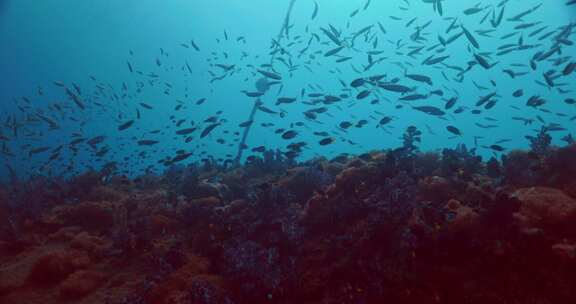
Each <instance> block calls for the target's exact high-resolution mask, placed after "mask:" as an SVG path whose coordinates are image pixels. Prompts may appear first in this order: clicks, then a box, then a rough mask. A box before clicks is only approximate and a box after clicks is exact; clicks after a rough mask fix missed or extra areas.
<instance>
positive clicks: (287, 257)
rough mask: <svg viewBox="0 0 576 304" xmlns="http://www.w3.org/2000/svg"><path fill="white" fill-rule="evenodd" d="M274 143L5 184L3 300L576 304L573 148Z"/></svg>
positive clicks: (409, 138) (0, 198)
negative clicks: (119, 171)
mask: <svg viewBox="0 0 576 304" xmlns="http://www.w3.org/2000/svg"><path fill="white" fill-rule="evenodd" d="M417 135H418V134H412V135H410V134H407V135H406V136H405V138H404V139H405V142H404V146H403V147H401V148H399V149H396V150H387V151H375V152H372V153H367V154H364V155H359V156H342V157H338V158H335V159H332V160H326V159H315V160H311V161H308V162H305V163H298V162H296V161H295V160H293V159H287V158H285V157H284V156H283V155H282V154H281V153H276V152H272V151H267V152H265V153H263V156H262V157H252V158H250V160H249V161H248V162H247V163H246V164H245V165H243V166H242V167H238V168H224V167H222V166H220V165H218V164H217V163H215V162H213V161H211V160H204V161H203V162H202V163H199V164H196V165H189V166H178V165H174V166H173V167H171V168H170V169H169V170H168V171H167V172H166V173H165V174H164V175H162V176H156V175H147V176H141V177H139V178H135V179H129V178H127V177H123V176H117V175H114V174H113V172H114V171H113V170H111V169H110V168H107V169H106V170H102V171H101V172H88V173H86V174H84V175H81V176H77V177H74V178H71V179H68V180H59V179H54V178H41V177H34V178H31V179H30V180H28V181H26V182H18V181H16V180H13V181H12V182H11V183H9V184H6V185H4V186H3V187H2V189H1V193H0V225H1V226H0V228H2V229H1V234H0V237H1V240H2V241H1V242H0V303H19V304H20V303H22V304H28V303H30V304H36V303H42V304H49V303H118V304H119V303H154V304H156V303H158V304H160V303H201V304H208V303H459V304H462V303H479V304H480V303H482V304H487V303H490V304H498V303H519V304H520V303H521V304H532V303H533V304H536V303H538V304H547V303H576V178H575V177H576V145H572V146H568V147H564V148H555V147H551V146H550V145H549V140H547V138H546V137H543V138H540V139H543V140H541V141H540V142H539V141H537V139H536V138H533V141H532V148H531V150H529V151H511V152H509V153H504V154H502V155H498V158H499V159H501V160H496V158H493V159H491V160H489V161H482V160H481V159H480V157H478V156H476V154H475V153H474V151H473V150H469V149H466V147H464V146H459V147H458V148H456V149H445V150H444V151H442V152H440V153H421V152H418V150H417V148H416V143H417V142H418V136H417Z"/></svg>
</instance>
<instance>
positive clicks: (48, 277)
mask: <svg viewBox="0 0 576 304" xmlns="http://www.w3.org/2000/svg"><path fill="white" fill-rule="evenodd" d="M89 264H90V258H89V257H88V255H87V254H86V253H84V252H81V251H78V250H68V251H59V252H52V253H49V254H47V255H44V256H42V257H40V258H39V259H38V260H37V261H36V263H35V264H34V266H32V270H31V271H30V274H29V276H28V280H29V281H31V282H33V283H37V284H42V285H44V284H55V283H58V282H60V281H62V280H64V279H65V278H66V277H67V276H68V275H69V274H71V273H72V272H74V271H75V270H78V269H81V268H84V267H86V266H87V265H89Z"/></svg>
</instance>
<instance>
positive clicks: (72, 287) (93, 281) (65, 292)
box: [60, 270, 106, 300]
mask: <svg viewBox="0 0 576 304" xmlns="http://www.w3.org/2000/svg"><path fill="white" fill-rule="evenodd" d="M105 278H106V276H105V275H104V274H103V273H101V272H99V271H90V270H79V271H77V272H75V273H73V274H71V275H69V276H68V278H67V279H66V280H64V281H63V282H62V284H60V298H62V299H65V300H74V299H79V298H82V297H84V296H86V295H88V294H90V293H92V292H93V291H94V290H96V289H97V288H98V287H99V286H100V285H101V284H102V282H104V279H105Z"/></svg>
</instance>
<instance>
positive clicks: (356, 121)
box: [0, 0, 576, 177]
mask: <svg viewBox="0 0 576 304" xmlns="http://www.w3.org/2000/svg"><path fill="white" fill-rule="evenodd" d="M289 5H290V1H265V0H254V1H250V2H249V3H247V2H245V1H242V2H241V1H231V0H228V1H226V0H215V1H209V2H198V1H183V0H182V1H178V0H174V1H165V2H163V3H162V4H159V3H158V2H157V1H147V0H146V1H66V0H62V1H50V2H46V1H44V2H41V3H38V2H37V1H28V0H22V1H3V2H2V10H1V14H2V15H1V19H0V37H1V38H2V41H3V47H2V48H1V49H0V67H1V68H2V71H3V72H4V77H3V81H2V89H1V91H0V94H2V95H1V96H0V97H1V98H2V101H3V102H2V121H3V125H2V128H1V133H2V136H3V140H2V144H3V153H2V156H3V159H4V162H5V163H6V164H7V165H8V166H9V167H11V169H7V168H3V170H4V172H5V173H4V174H3V176H5V177H6V176H7V174H8V172H7V171H6V170H13V171H14V172H16V173H17V174H18V175H21V176H30V175H34V174H40V175H50V176H59V175H69V174H72V173H76V174H78V173H80V172H83V171H86V170H88V169H99V168H101V167H102V166H104V165H106V164H110V163H111V162H114V163H115V164H117V168H118V170H120V171H121V172H123V173H126V174H128V175H130V176H135V175H138V174H142V173H143V172H145V171H146V170H148V171H153V172H157V173H159V172H162V171H163V170H164V167H165V166H167V165H169V164H171V163H172V162H170V159H174V158H175V157H176V156H178V155H182V154H183V153H185V154H186V155H188V154H190V156H189V157H187V158H186V159H185V160H182V163H183V164H185V163H188V162H195V161H200V160H201V159H204V158H214V159H216V160H218V161H219V162H221V163H224V162H228V163H234V161H235V159H236V157H237V151H238V149H239V148H238V146H239V144H240V142H241V139H242V136H243V133H244V131H245V129H246V128H250V130H249V132H248V134H247V139H246V142H245V145H244V146H242V147H241V148H243V149H244V150H245V151H244V152H243V158H242V161H244V160H245V159H246V157H250V156H251V155H256V156H259V154H261V152H258V151H262V148H261V147H262V146H263V147H265V148H266V149H274V150H275V149H279V150H281V151H282V152H283V153H288V155H289V156H290V157H294V158H296V159H298V160H305V159H310V158H313V157H319V156H322V157H328V158H331V157H335V156H337V155H340V154H342V153H349V154H361V153H364V152H367V151H370V150H373V149H386V148H393V147H397V146H399V145H400V144H401V142H402V139H401V137H402V134H403V133H404V130H406V128H407V127H409V126H415V127H416V128H418V130H419V131H420V132H422V143H421V149H422V150H424V151H433V150H439V149H442V148H445V147H455V146H456V145H458V144H465V145H466V146H467V147H469V148H474V149H476V151H477V153H478V154H479V155H482V156H485V157H491V156H496V157H498V156H499V154H500V153H502V152H503V151H509V150H512V149H518V148H527V147H528V145H529V143H530V142H529V140H527V139H526V138H525V137H524V136H525V135H532V134H533V133H535V132H537V131H538V130H539V129H540V128H541V127H548V128H549V129H550V131H551V134H552V135H553V143H554V144H556V145H561V144H562V143H563V142H562V138H571V137H567V136H570V134H573V133H574V131H575V128H576V127H575V124H574V120H575V117H576V103H575V102H574V99H573V98H571V96H572V97H573V95H572V94H573V93H572V92H573V90H574V89H575V88H574V82H573V81H572V80H573V77H574V76H573V75H574V74H573V73H571V72H572V70H573V69H574V64H575V63H574V58H573V57H572V54H573V52H574V46H573V43H572V41H571V38H572V35H573V33H572V32H573V24H572V23H571V22H572V21H573V19H574V16H575V7H576V6H575V5H573V4H571V3H570V2H566V1H546V2H541V1H517V0H509V1H479V2H477V3H471V2H468V1H440V2H435V1H432V0H431V1H416V0H412V1H368V2H366V1H296V2H295V3H294V6H293V8H292V10H291V11H290V12H291V13H290V14H289V17H288V20H287V24H286V25H287V26H286V27H285V26H284V20H285V18H286V14H287V10H288V9H289ZM264 73H271V74H272V75H270V74H268V75H266V74H264ZM259 80H261V81H265V82H267V83H268V85H266V84H265V85H264V87H265V88H266V90H265V91H262V93H263V94H262V96H258V95H259V94H251V95H250V94H248V93H258V92H259V90H262V88H257V87H256V83H257V82H258V81H259ZM355 80H356V81H357V82H358V83H353V81H355ZM360 82H361V83H360ZM67 92H68V93H67ZM251 96H252V97H251ZM75 99H76V100H77V101H78V102H79V103H81V104H78V103H75V102H74V100H75ZM255 103H258V104H260V105H261V106H259V107H257V109H256V113H255V116H254V118H253V119H252V120H250V118H249V117H250V113H251V111H252V108H253V106H254V104H255ZM262 110H264V111H262ZM128 122H133V124H131V125H130V126H129V127H127V128H126V129H125V130H122V131H119V130H118V128H119V126H122V125H123V124H125V123H128ZM208 127H213V128H214V129H213V130H211V132H209V134H206V135H205V136H201V135H202V132H203V131H204V130H206V128H208ZM183 129H190V130H189V131H190V133H187V132H186V131H183V132H182V133H186V134H184V135H179V134H178V133H177V131H179V130H183ZM192 129H193V130H192ZM286 132H289V133H286ZM292 133H293V134H292ZM101 136H103V137H104V139H103V140H102V141H101V142H98V137H101ZM94 138H96V140H95V141H96V142H98V143H96V144H89V142H90V140H91V139H94ZM142 140H145V141H148V142H144V143H148V144H150V145H142V143H143V142H140V143H141V145H139V144H138V142H139V141H142ZM72 142H73V143H75V144H71V143H72ZM290 144H292V145H290ZM176 151H180V154H176ZM162 160H164V161H162ZM159 161H160V163H159Z"/></svg>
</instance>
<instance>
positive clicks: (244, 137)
mask: <svg viewBox="0 0 576 304" xmlns="http://www.w3.org/2000/svg"><path fill="white" fill-rule="evenodd" d="M295 2H296V0H291V1H290V5H289V6H288V10H287V11H286V16H285V17H284V22H283V23H282V28H280V33H278V37H277V38H276V43H275V47H276V48H278V47H279V43H280V40H281V39H282V38H283V37H284V34H285V33H286V35H287V34H288V25H289V23H290V14H291V13H292V9H293V8H294V3H295ZM275 57H276V52H275V53H274V54H273V55H272V58H271V59H270V62H273V61H274V58H275ZM261 104H262V101H261V100H260V98H258V99H257V100H256V101H255V102H254V105H253V106H252V111H250V116H249V117H248V120H247V121H249V122H251V123H250V124H249V125H248V126H247V127H246V128H244V133H243V134H242V140H240V143H239V144H238V152H237V154H236V158H235V159H234V167H238V166H239V165H240V161H241V160H242V154H243V153H244V150H246V140H247V139H248V134H249V133H250V129H252V125H253V124H254V118H255V117H256V113H257V112H258V107H259V106H260V105H261Z"/></svg>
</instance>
